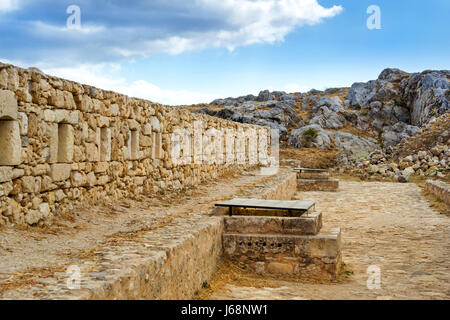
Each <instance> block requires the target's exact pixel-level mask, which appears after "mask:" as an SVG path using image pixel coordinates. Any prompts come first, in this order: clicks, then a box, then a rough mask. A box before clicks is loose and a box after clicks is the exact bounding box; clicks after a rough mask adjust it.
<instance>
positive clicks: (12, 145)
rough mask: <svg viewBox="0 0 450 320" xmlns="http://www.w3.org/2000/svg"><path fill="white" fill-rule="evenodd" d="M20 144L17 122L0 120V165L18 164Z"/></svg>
mask: <svg viewBox="0 0 450 320" xmlns="http://www.w3.org/2000/svg"><path fill="white" fill-rule="evenodd" d="M21 145H22V143H21V140H20V126H19V122H18V121H13V120H0V166H15V165H19V164H20V157H21Z"/></svg>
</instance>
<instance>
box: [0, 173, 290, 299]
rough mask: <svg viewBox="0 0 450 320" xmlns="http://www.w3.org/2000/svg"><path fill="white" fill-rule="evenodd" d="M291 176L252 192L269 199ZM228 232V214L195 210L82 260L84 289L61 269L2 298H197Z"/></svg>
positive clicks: (214, 265)
mask: <svg viewBox="0 0 450 320" xmlns="http://www.w3.org/2000/svg"><path fill="white" fill-rule="evenodd" d="M294 178H295V175H294ZM289 180H292V172H285V171H283V170H282V171H281V172H280V173H279V176H276V177H273V179H272V178H270V180H269V181H267V182H265V186H257V187H256V188H255V189H253V188H249V189H248V190H247V191H248V192H249V193H251V194H256V193H258V194H259V195H261V196H264V197H267V196H268V194H279V191H277V190H276V188H277V186H278V187H279V188H280V190H286V188H287V184H290V185H292V182H290V183H289ZM252 190H253V191H252ZM293 190H294V191H295V184H294V187H293ZM258 197H259V196H258ZM211 215H214V213H213V212H212V213H211ZM223 230H224V218H223V217H218V216H209V215H205V214H198V213H195V212H194V213H193V214H192V215H189V216H187V217H180V218H176V219H174V220H173V221H172V222H171V223H169V224H168V225H165V226H163V227H161V228H158V229H156V230H152V231H146V232H142V233H140V234H139V235H137V236H136V237H135V238H133V239H127V240H126V241H120V243H117V244H114V245H106V246H103V247H101V248H99V249H98V250H96V252H95V254H94V255H93V256H89V257H88V258H86V259H82V260H80V261H77V263H76V264H77V265H78V267H79V268H80V272H81V283H80V288H79V289H69V288H68V286H67V281H68V277H69V276H70V275H68V274H67V273H65V272H61V273H55V274H53V276H51V277H49V278H46V279H43V282H41V283H38V284H32V285H30V286H24V287H20V288H14V289H12V290H10V291H7V292H5V293H3V295H0V299H192V298H193V296H194V294H195V292H196V291H198V290H199V289H200V288H201V287H202V284H203V282H204V281H206V280H210V279H211V278H212V276H213V275H214V273H215V272H216V270H217V267H218V265H219V263H220V261H221V259H222V254H223V246H222V235H223Z"/></svg>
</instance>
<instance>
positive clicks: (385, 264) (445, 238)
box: [211, 181, 450, 299]
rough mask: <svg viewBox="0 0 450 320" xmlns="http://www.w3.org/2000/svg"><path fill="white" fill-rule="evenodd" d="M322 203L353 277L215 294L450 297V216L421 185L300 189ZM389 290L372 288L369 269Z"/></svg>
mask: <svg viewBox="0 0 450 320" xmlns="http://www.w3.org/2000/svg"><path fill="white" fill-rule="evenodd" d="M296 199H299V200H314V201H316V208H317V210H321V211H322V213H323V219H324V221H323V222H324V230H326V229H330V228H334V227H341V229H342V239H343V242H344V247H343V260H344V262H345V263H346V268H345V269H346V270H347V273H348V274H349V277H348V279H347V280H343V281H341V282H339V283H332V284H303V283H294V282H285V281H276V280H271V281H267V286H265V287H264V288H251V287H240V286H236V285H228V286H226V287H225V288H224V289H223V290H222V291H220V292H215V293H213V294H212V296H211V299H450V224H449V217H448V216H445V215H441V214H439V213H437V212H435V211H433V210H432V209H431V208H430V206H429V204H428V202H427V200H425V198H424V197H423V196H422V194H421V190H420V188H419V187H418V186H416V185H415V184H397V183H385V182H368V183H362V182H345V181H344V182H341V183H340V191H339V192H337V193H329V192H301V193H300V192H299V193H297V194H296ZM372 265H373V266H377V267H379V268H380V270H381V289H378V290H369V289H368V288H367V280H368V278H369V275H368V273H367V269H368V267H369V266H372Z"/></svg>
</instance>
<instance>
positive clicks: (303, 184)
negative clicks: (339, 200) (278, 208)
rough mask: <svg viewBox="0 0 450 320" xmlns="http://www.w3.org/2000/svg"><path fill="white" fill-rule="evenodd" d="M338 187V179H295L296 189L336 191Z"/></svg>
mask: <svg viewBox="0 0 450 320" xmlns="http://www.w3.org/2000/svg"><path fill="white" fill-rule="evenodd" d="M338 189H339V180H323V179H297V190H298V191H328V192H336V191H337V190H338Z"/></svg>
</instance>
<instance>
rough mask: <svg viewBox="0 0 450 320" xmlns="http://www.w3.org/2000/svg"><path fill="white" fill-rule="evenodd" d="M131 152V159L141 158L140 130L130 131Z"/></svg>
mask: <svg viewBox="0 0 450 320" xmlns="http://www.w3.org/2000/svg"><path fill="white" fill-rule="evenodd" d="M130 141H131V142H130V153H131V160H137V159H138V158H139V132H138V131H137V130H131V131H130Z"/></svg>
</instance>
